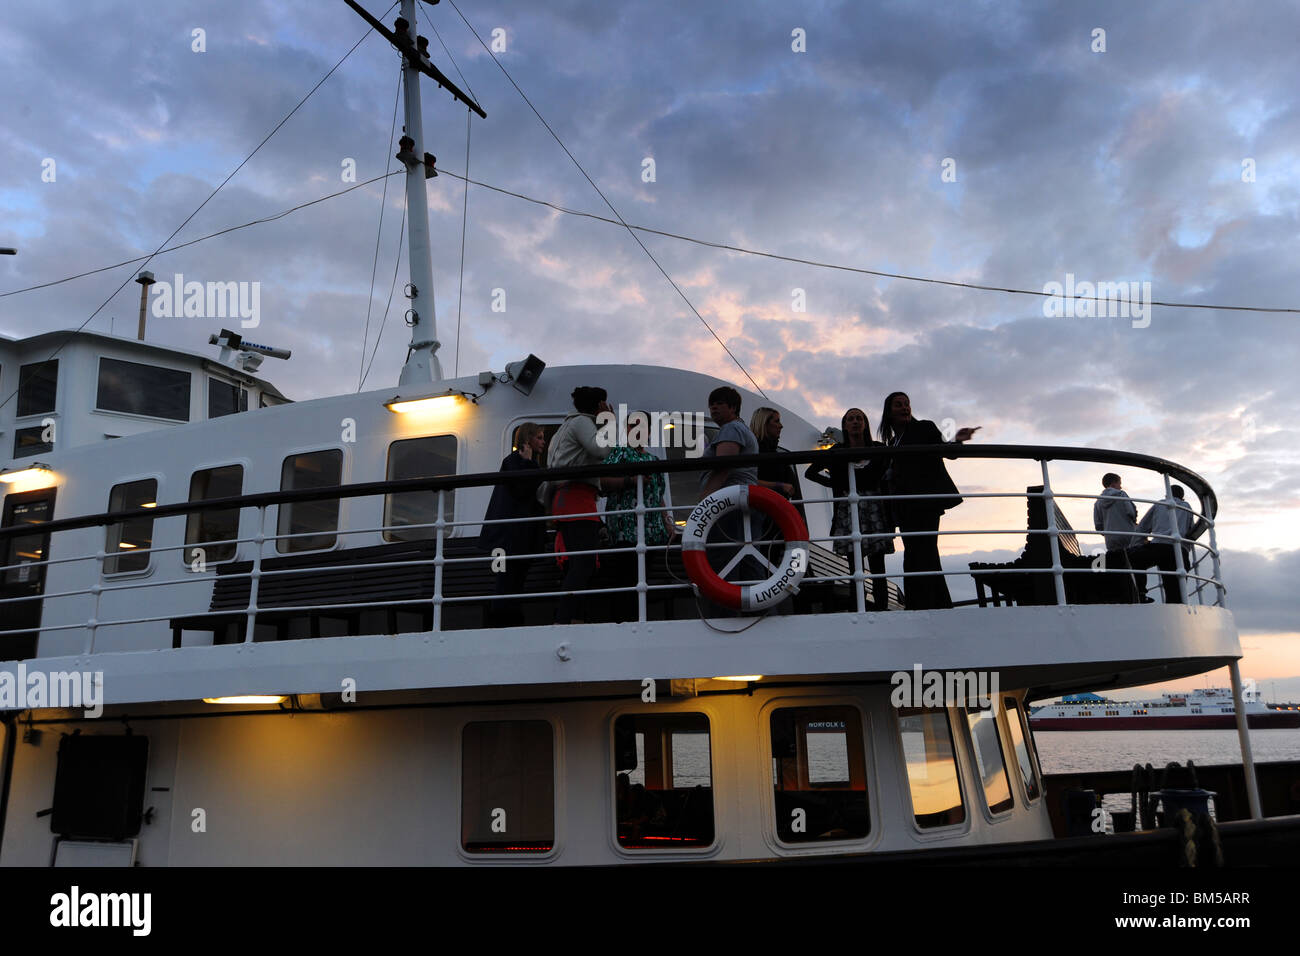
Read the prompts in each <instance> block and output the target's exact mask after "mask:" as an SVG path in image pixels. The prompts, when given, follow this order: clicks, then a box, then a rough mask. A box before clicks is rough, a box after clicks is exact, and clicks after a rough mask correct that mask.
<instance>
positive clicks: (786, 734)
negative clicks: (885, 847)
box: [771, 707, 871, 843]
mask: <svg viewBox="0 0 1300 956" xmlns="http://www.w3.org/2000/svg"><path fill="white" fill-rule="evenodd" d="M771 727H772V786H773V790H774V801H773V802H774V806H775V811H776V832H777V836H778V837H779V838H780V839H781V840H782V841H783V842H785V843H815V842H817V841H819V840H857V839H861V838H862V837H865V836H866V835H867V833H868V831H869V830H870V829H871V822H870V817H869V814H868V812H867V770H866V750H865V748H864V747H863V744H862V718H861V717H860V716H859V714H858V712H857V710H856V709H855V708H853V707H789V708H782V709H780V710H776V711H773V712H772V720H771Z"/></svg>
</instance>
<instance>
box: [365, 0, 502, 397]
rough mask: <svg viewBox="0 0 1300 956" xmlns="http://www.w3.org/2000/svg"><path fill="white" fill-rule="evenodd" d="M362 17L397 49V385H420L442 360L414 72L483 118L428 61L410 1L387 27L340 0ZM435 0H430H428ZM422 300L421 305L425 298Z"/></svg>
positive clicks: (430, 160) (427, 164)
mask: <svg viewBox="0 0 1300 956" xmlns="http://www.w3.org/2000/svg"><path fill="white" fill-rule="evenodd" d="M344 2H345V3H347V5H348V6H349V7H351V8H352V9H353V10H355V11H356V12H357V13H358V14H359V15H360V16H361V18H362V19H363V20H365V21H366V22H367V23H369V24H370V25H371V26H372V27H374V29H375V30H376V31H377V32H378V33H379V34H381V35H382V36H383V37H384V38H385V39H386V40H388V42H389V43H391V44H392V45H393V46H395V47H397V49H398V51H399V52H400V53H401V54H402V58H403V61H404V65H403V68H402V90H403V92H404V93H405V96H404V99H405V105H406V109H405V118H406V125H405V127H404V129H405V132H406V135H405V136H403V137H402V138H401V141H400V146H399V149H398V153H397V158H398V159H399V160H401V161H402V164H403V165H405V166H406V209H407V219H408V221H409V223H410V228H409V229H408V230H407V258H408V260H409V263H410V270H411V281H410V283H409V284H408V286H407V298H409V299H410V300H411V307H410V308H409V309H408V310H407V313H406V324H407V325H409V326H410V327H411V343H410V346H409V348H410V351H409V353H408V355H407V358H406V364H405V365H403V366H402V374H401V376H400V377H399V378H398V384H399V385H409V384H415V385H420V384H425V383H429V382H437V381H441V380H442V377H443V376H442V365H441V363H440V362H439V361H438V349H439V347H440V346H441V343H440V342H439V341H438V332H437V326H436V323H435V315H434V311H433V304H434V298H433V264H432V262H431V260H430V248H429V199H428V194H427V192H426V190H425V184H424V181H425V180H426V179H430V178H432V177H433V176H436V175H437V171H436V169H435V166H434V164H435V162H436V161H437V160H436V157H434V156H433V155H431V154H430V153H426V152H425V151H424V126H423V122H422V120H421V114H420V74H421V73H423V74H424V75H425V76H427V77H429V78H430V79H432V80H433V81H434V82H435V83H437V84H438V86H440V87H442V88H444V89H446V90H447V92H449V93H450V94H451V95H452V96H453V97H455V98H456V99H457V100H459V101H460V102H462V103H464V104H465V105H466V106H468V107H469V108H470V109H471V110H473V111H474V112H475V113H477V114H478V115H479V116H481V117H483V118H484V119H487V114H486V113H484V112H483V109H482V107H480V106H479V105H478V104H477V103H475V102H474V101H473V100H472V99H470V98H469V96H467V95H466V94H465V93H463V92H462V91H461V89H460V88H459V87H458V86H456V84H455V83H453V82H452V81H451V80H449V79H447V77H446V76H445V75H444V74H443V73H442V71H441V70H439V69H438V68H437V67H436V66H434V65H433V63H432V62H431V61H430V60H429V54H428V52H427V51H428V48H429V41H428V39H427V38H425V37H422V36H417V35H416V31H415V0H402V15H401V16H400V17H399V18H398V19H397V21H396V22H395V23H394V24H393V26H394V28H395V29H393V30H389V29H388V28H387V27H386V26H384V25H383V24H382V23H380V22H379V20H377V19H376V18H375V17H373V16H371V15H370V13H369V12H368V11H366V10H365V9H364V8H363V7H362V6H361V5H360V4H358V3H357V2H356V0H344ZM434 2H436V0H434ZM426 302H427V303H428V305H427V306H426V305H425V303H426Z"/></svg>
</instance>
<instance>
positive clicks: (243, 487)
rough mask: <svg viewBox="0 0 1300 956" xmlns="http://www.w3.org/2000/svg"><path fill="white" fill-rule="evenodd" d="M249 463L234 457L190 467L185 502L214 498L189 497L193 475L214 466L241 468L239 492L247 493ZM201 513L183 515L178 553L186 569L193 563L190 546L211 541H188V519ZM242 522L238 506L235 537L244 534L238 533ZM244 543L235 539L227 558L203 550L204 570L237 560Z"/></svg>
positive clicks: (201, 545) (244, 459) (202, 544)
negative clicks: (207, 553)
mask: <svg viewBox="0 0 1300 956" xmlns="http://www.w3.org/2000/svg"><path fill="white" fill-rule="evenodd" d="M250 464H251V463H250V462H249V460H248V459H247V458H237V459H235V460H234V461H217V462H208V463H204V464H201V465H199V467H197V468H192V469H190V474H189V477H188V478H187V479H186V481H185V502H186V503H187V504H189V503H192V502H194V501H207V500H214V499H206V498H190V489H191V488H192V487H193V485H194V476H195V475H197V474H198V473H199V472H201V471H212V470H213V469H216V468H233V467H235V466H238V467H239V468H241V469H243V470H242V472H241V473H240V476H239V493H240V494H241V495H244V494H247V493H248V490H247V489H248V486H247V482H248V472H249V467H250ZM218 510H224V509H218ZM202 513H203V512H201V511H191V512H189V513H188V514H186V516H185V527H184V528H183V529H182V532H181V551H180V554H181V562H182V564H183V565H184V566H185V567H186V568H187V569H188V568H189V567H190V566H191V565H193V563H194V561H193V559H192V558H191V557H190V555H189V551H190V549H191V548H196V547H203V546H204V545H205V544H210V543H211V542H201V541H190V539H189V538H190V520H191V518H192V517H193V516H195V515H199V514H202ZM243 524H244V509H243V508H240V509H238V510H237V511H236V521H235V537H236V538H241V537H244V535H242V534H241V533H240V532H241V531H242V529H243ZM218 540H225V539H218ZM245 543H246V542H243V541H236V542H235V545H234V549H235V553H234V554H232V555H231V556H230V557H228V558H221V559H219V560H214V559H213V558H211V557H209V556H207V555H206V552H205V556H204V559H203V564H204V568H205V570H211V569H212V568H213V566H214V565H218V564H225V563H226V562H227V561H238V560H239V552H240V548H241V547H242V546H243V545H244V544H245Z"/></svg>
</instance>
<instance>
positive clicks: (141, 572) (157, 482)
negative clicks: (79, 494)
mask: <svg viewBox="0 0 1300 956" xmlns="http://www.w3.org/2000/svg"><path fill="white" fill-rule="evenodd" d="M141 481H152V482H153V483H154V488H153V492H154V498H153V500H154V504H155V505H157V504H158V503H159V502H158V496H159V493H160V491H161V489H162V486H163V476H162V474H161V473H159V472H154V473H152V474H148V475H140V476H138V477H135V478H124V479H123V480H121V481H119V482H116V483H115V484H113V485H111V486H109V489H108V507H107V508H105V509H104V510H105V512H106V513H112V511H113V492H114V490H115V489H117V488H119V487H121V486H122V485H133V484H136V483H137V482H141ZM123 510H128V509H123ZM149 526H150V527H149V541H150V551H149V560H148V562H147V563H146V564H145V566H144V567H143V568H137V569H135V570H131V571H109V570H108V563H109V562H110V561H112V560H114V559H115V558H120V557H127V556H128V555H124V554H121V553H120V551H119V552H113V553H109V551H108V546H109V544H110V543H112V532H113V529H115V528H116V529H119V530H118V538H117V541H118V543H120V542H121V533H122V530H121V529H124V528H125V524H124V523H121V522H119V523H117V524H113V525H108V526H107V527H105V529H104V560H103V562H101V564H100V567H99V573H100V577H101V578H112V579H113V580H115V581H116V580H119V579H121V578H128V577H133V576H134V577H146V576H148V575H150V574H152V573H153V570H154V568H155V567H156V566H157V565H156V563H155V562H154V556H155V552H154V550H153V547H154V543H155V542H156V541H157V539H158V522H157V521H156V520H155V519H153V518H150V519H149ZM184 553H185V552H184V550H182V551H181V554H182V555H183V554H184Z"/></svg>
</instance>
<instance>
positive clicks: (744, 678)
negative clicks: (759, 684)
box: [713, 674, 763, 684]
mask: <svg viewBox="0 0 1300 956" xmlns="http://www.w3.org/2000/svg"><path fill="white" fill-rule="evenodd" d="M713 679H714V680H734V681H735V682H736V683H738V684H752V683H754V682H755V681H760V680H762V679H763V675H762V674H741V675H740V676H739V677H715V678H713Z"/></svg>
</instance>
